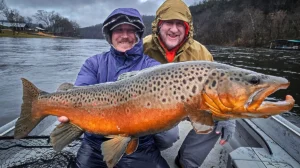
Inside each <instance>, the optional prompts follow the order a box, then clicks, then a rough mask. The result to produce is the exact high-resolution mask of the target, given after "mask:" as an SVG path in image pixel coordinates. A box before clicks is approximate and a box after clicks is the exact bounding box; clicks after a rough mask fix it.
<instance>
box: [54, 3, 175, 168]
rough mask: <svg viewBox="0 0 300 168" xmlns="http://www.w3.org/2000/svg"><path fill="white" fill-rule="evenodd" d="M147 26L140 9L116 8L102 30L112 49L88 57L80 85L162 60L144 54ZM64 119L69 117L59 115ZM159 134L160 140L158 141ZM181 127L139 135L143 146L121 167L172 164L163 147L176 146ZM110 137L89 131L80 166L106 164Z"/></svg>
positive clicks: (79, 155) (150, 167) (110, 78)
mask: <svg viewBox="0 0 300 168" xmlns="http://www.w3.org/2000/svg"><path fill="white" fill-rule="evenodd" d="M144 29H145V26H144V24H143V21H142V18H141V15H140V14H139V12H138V11H137V10H136V9H132V8H119V9H116V10H114V11H113V12H112V13H111V14H110V15H109V16H108V18H107V19H106V20H105V21H104V23H103V28H102V33H103V35H104V36H105V39H106V40H107V42H108V43H109V44H110V45H111V48H110V50H109V51H107V52H104V53H102V54H98V55H95V56H92V57H90V58H88V59H87V60H86V61H85V63H84V64H83V66H82V67H81V70H80V72H79V73H78V76H77V79H76V81H75V85H76V86H85V85H94V84H98V83H104V82H112V81H116V80H117V79H118V76H119V75H121V74H123V73H125V72H130V71H137V70H141V69H144V68H148V67H151V66H155V65H158V64H160V63H159V62H157V61H155V60H154V59H152V58H150V57H148V56H147V55H144V54H143V42H142V39H141V38H142V35H143V33H144ZM59 121H60V122H68V118H66V117H64V116H62V117H59ZM155 136H159V138H160V141H159V142H157V143H155V141H154V138H155ZM178 138H179V135H178V127H174V128H173V129H171V130H169V131H166V132H163V133H161V134H156V135H147V136H143V137H140V138H139V146H138V148H137V150H136V151H135V152H133V153H132V154H130V155H126V154H124V155H123V156H122V158H121V159H120V160H119V162H118V163H117V165H116V167H118V168H140V167H143V168H169V166H168V164H167V162H166V161H165V160H164V158H163V157H162V156H161V154H160V150H159V149H163V148H166V147H170V146H172V144H173V143H174V142H175V141H176V140H178ZM106 140H107V139H106V138H105V137H104V136H101V135H95V134H90V133H85V134H84V138H83V141H82V144H81V147H80V148H79V150H78V153H77V158H76V167H80V168H85V167H88V168H93V167H95V168H96V167H97V168H99V167H100V168H102V167H103V168H105V167H107V166H106V163H105V162H104V161H103V155H102V153H101V148H100V146H101V144H102V143H103V142H104V141H106Z"/></svg>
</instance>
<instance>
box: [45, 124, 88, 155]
mask: <svg viewBox="0 0 300 168" xmlns="http://www.w3.org/2000/svg"><path fill="white" fill-rule="evenodd" d="M82 133H83V130H82V129H81V128H79V127H78V126H76V125H74V124H72V123H61V124H59V125H58V126H56V128H55V129H54V130H53V131H52V133H51V135H50V139H51V144H52V146H53V149H54V150H55V151H61V150H62V149H63V148H64V147H65V146H67V145H68V144H70V143H71V142H72V141H73V140H75V139H77V138H79V137H80V136H81V135H82Z"/></svg>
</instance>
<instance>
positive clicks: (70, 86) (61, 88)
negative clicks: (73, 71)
mask: <svg viewBox="0 0 300 168" xmlns="http://www.w3.org/2000/svg"><path fill="white" fill-rule="evenodd" d="M73 88H74V85H73V84H72V83H63V84H61V85H60V86H59V87H58V88H57V90H56V91H57V92H66V91H68V90H70V89H73Z"/></svg>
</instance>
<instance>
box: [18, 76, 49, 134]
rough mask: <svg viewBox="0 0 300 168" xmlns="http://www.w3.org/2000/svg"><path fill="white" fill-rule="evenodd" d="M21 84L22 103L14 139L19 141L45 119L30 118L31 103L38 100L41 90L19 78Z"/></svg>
mask: <svg viewBox="0 0 300 168" xmlns="http://www.w3.org/2000/svg"><path fill="white" fill-rule="evenodd" d="M21 80H22V84H23V103H22V106H21V114H20V117H19V118H18V120H17V122H16V125H15V131H14V137H15V139H20V138H23V137H25V136H27V135H28V134H29V132H30V131H31V130H32V129H33V128H34V127H35V126H36V125H37V124H38V123H39V122H40V121H41V120H42V119H43V118H44V117H45V116H41V117H39V118H36V117H32V112H33V111H32V102H34V100H37V99H38V96H39V95H40V93H41V92H43V91H41V90H39V89H38V88H37V87H36V86H35V85H34V84H32V83H31V82H30V81H28V80H27V79H25V78H21Z"/></svg>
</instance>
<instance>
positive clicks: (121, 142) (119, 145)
mask: <svg viewBox="0 0 300 168" xmlns="http://www.w3.org/2000/svg"><path fill="white" fill-rule="evenodd" d="M108 137H109V138H112V139H110V140H107V141H105V142H103V143H102V144H101V151H102V155H103V160H104V161H105V162H106V165H107V167H109V168H113V167H114V166H115V165H116V164H117V163H118V161H119V160H120V159H121V157H122V156H123V154H124V152H125V151H126V149H127V145H128V143H129V142H130V141H131V137H124V136H108Z"/></svg>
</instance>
